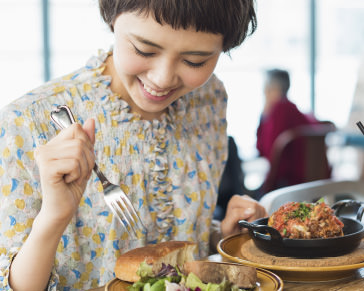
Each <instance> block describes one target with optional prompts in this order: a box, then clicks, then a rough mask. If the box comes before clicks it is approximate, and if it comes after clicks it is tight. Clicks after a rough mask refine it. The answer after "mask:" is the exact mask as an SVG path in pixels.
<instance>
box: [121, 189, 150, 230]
mask: <svg viewBox="0 0 364 291" xmlns="http://www.w3.org/2000/svg"><path fill="white" fill-rule="evenodd" d="M119 199H120V200H122V201H123V202H124V203H123V205H125V207H126V208H128V210H129V211H128V213H129V215H130V216H131V218H132V221H134V223H135V225H137V226H138V228H139V229H141V230H142V231H145V227H144V225H143V224H142V223H141V221H142V220H141V219H140V217H139V215H138V213H137V212H136V211H135V208H134V206H133V205H132V204H131V202H130V200H129V199H128V197H127V196H126V194H124V195H122V196H121V197H119Z"/></svg>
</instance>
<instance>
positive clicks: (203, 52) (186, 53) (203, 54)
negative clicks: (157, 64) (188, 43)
mask: <svg viewBox="0 0 364 291" xmlns="http://www.w3.org/2000/svg"><path fill="white" fill-rule="evenodd" d="M132 36H133V37H134V38H135V39H136V40H137V41H139V42H141V43H144V44H146V45H149V46H152V47H155V48H158V49H163V47H162V46H160V45H159V44H156V43H154V42H152V41H150V40H147V39H145V38H142V37H140V36H138V35H135V34H132ZM214 53H215V52H213V51H185V52H181V55H194V56H212V55H213V54H214Z"/></svg>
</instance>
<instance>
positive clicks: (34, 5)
mask: <svg viewBox="0 0 364 291" xmlns="http://www.w3.org/2000/svg"><path fill="white" fill-rule="evenodd" d="M256 3H257V16H258V28H257V31H256V33H255V34H253V35H252V36H250V37H249V38H248V39H247V40H246V42H245V43H244V44H243V45H242V46H241V47H240V48H238V49H236V50H233V51H232V52H231V53H230V56H228V55H223V56H222V58H221V60H220V63H219V64H218V67H217V69H216V74H217V75H218V77H220V79H221V80H222V81H223V82H224V84H225V86H226V89H227V91H228V94H229V105H228V115H227V117H228V133H229V135H231V136H233V137H234V139H235V142H236V145H237V148H238V154H239V156H240V157H241V159H242V161H243V163H242V167H243V169H244V172H245V184H246V186H247V187H248V188H249V189H255V188H257V187H258V186H259V184H260V183H261V182H262V179H264V175H265V171H267V163H266V161H264V160H262V159H259V157H258V153H257V150H256V147H255V143H256V130H257V126H258V123H259V118H260V113H261V111H262V108H263V104H264V95H263V78H264V71H265V70H267V69H270V68H275V67H278V68H281V69H285V70H287V71H288V72H289V73H290V77H291V89H290V91H289V94H288V97H289V98H290V100H291V101H293V102H294V103H295V104H296V105H297V106H298V108H299V109H300V110H301V111H302V112H306V113H313V114H315V116H316V117H317V118H318V119H320V120H330V121H331V122H333V123H334V124H335V125H336V127H337V128H338V129H339V130H341V129H342V130H345V129H346V128H354V127H355V125H352V124H350V121H349V120H350V118H349V116H350V112H351V111H352V104H353V99H354V95H355V94H356V92H357V87H358V76H359V74H358V73H359V70H360V66H361V64H362V63H363V62H364V21H363V19H364V1H363V0H294V1H292V0H269V1H267V0H257V1H256ZM112 41H113V35H112V34H111V33H110V31H109V29H108V27H107V26H106V25H105V24H104V23H103V22H102V20H101V17H100V16H99V12H98V6H97V1H94V0H43V1H41V0H23V1H22V0H0V64H1V70H0V83H1V98H0V107H2V106H4V105H6V104H7V103H9V102H11V101H12V100H14V99H16V98H18V97H20V96H21V95H23V94H24V93H26V92H27V91H29V90H31V89H33V88H35V87H37V86H39V85H41V84H42V83H43V82H44V81H47V80H49V79H52V78H54V77H58V76H61V75H64V74H67V73H69V72H71V71H73V70H75V69H78V68H79V67H81V66H83V65H84V64H85V62H86V61H87V60H88V59H89V57H90V56H91V55H94V54H97V51H98V49H104V50H107V49H109V47H110V46H111V44H112ZM363 94H364V92H363ZM362 98H364V96H362ZM363 120H364V116H363ZM357 133H359V132H357ZM361 147H362V146H361V145H360V144H359V145H358V144H356V145H351V144H349V143H345V142H343V141H342V139H340V137H339V138H338V137H337V136H336V137H334V138H332V139H331V143H330V142H329V152H328V155H329V159H330V163H331V164H332V165H333V167H334V171H333V175H334V176H336V177H340V178H353V179H356V178H358V177H359V176H360V175H361V172H360V171H361V167H360V165H358V162H357V160H358V155H360V152H361Z"/></svg>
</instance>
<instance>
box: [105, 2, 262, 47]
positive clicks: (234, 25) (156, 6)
mask: <svg viewBox="0 0 364 291" xmlns="http://www.w3.org/2000/svg"><path fill="white" fill-rule="evenodd" d="M253 1H254V0H119V1H111V0H99V3H100V10H101V15H102V17H103V18H104V20H105V21H106V23H108V24H109V25H110V27H111V29H112V24H113V22H114V21H115V19H116V17H117V16H118V15H119V14H121V13H123V12H135V13H138V14H140V15H150V16H152V17H154V19H155V20H156V21H157V22H158V23H160V24H162V25H163V24H168V25H170V26H171V27H173V28H174V29H189V28H194V29H195V30H196V31H203V32H210V33H214V34H222V35H223V37H224V44H223V46H224V51H226V50H229V49H230V48H232V47H235V46H237V45H239V44H241V43H242V42H243V40H244V39H245V37H246V36H247V35H249V34H251V33H253V32H254V30H255V28H256V16H255V11H254V5H253Z"/></svg>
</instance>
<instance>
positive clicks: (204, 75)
mask: <svg viewBox="0 0 364 291" xmlns="http://www.w3.org/2000/svg"><path fill="white" fill-rule="evenodd" d="M212 73H213V69H206V68H205V69H203V70H202V69H197V70H195V69H193V72H192V73H191V72H189V73H188V74H185V77H184V85H185V86H186V87H189V88H193V89H195V88H199V87H201V86H202V85H203V84H205V83H206V82H207V80H208V79H209V78H210V77H211V75H212Z"/></svg>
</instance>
